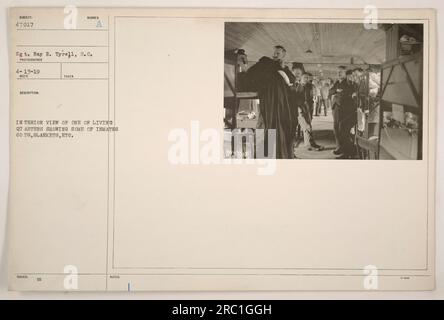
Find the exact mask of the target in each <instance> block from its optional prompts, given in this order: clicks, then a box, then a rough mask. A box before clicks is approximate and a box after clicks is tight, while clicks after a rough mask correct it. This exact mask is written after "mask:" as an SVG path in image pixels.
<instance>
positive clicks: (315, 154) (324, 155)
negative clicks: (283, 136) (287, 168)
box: [295, 110, 336, 159]
mask: <svg viewBox="0 0 444 320" xmlns="http://www.w3.org/2000/svg"><path fill="white" fill-rule="evenodd" d="M312 127H313V132H314V138H315V141H316V143H317V144H319V145H321V146H323V147H325V149H324V150H323V151H309V150H307V148H306V147H304V141H299V143H298V145H297V148H296V149H295V155H296V157H297V158H299V159H334V158H335V157H336V156H335V155H334V154H333V153H332V151H333V150H334V149H336V143H335V138H334V134H333V117H332V113H331V110H328V113H327V116H324V115H320V116H318V117H316V116H315V117H313V121H312Z"/></svg>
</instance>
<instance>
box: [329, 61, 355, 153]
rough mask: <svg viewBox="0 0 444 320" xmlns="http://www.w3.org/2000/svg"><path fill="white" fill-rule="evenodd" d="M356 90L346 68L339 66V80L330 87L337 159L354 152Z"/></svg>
mask: <svg viewBox="0 0 444 320" xmlns="http://www.w3.org/2000/svg"><path fill="white" fill-rule="evenodd" d="M349 73H350V72H349ZM354 91H355V86H354V85H353V83H351V82H349V81H348V80H347V70H346V68H345V67H344V66H340V67H338V80H337V81H336V82H335V84H334V85H333V87H332V88H331V89H330V95H331V96H332V111H333V129H334V133H335V139H336V144H337V148H336V150H334V151H333V153H334V154H335V155H338V157H337V159H349V158H351V157H352V156H353V154H354V144H353V140H352V139H351V136H350V130H351V128H352V127H353V126H354V125H355V124H356V108H355V105H354V102H353V98H352V95H353V93H354Z"/></svg>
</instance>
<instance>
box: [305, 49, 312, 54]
mask: <svg viewBox="0 0 444 320" xmlns="http://www.w3.org/2000/svg"><path fill="white" fill-rule="evenodd" d="M305 53H308V54H312V53H313V51H311V49H308V50H307V51H305Z"/></svg>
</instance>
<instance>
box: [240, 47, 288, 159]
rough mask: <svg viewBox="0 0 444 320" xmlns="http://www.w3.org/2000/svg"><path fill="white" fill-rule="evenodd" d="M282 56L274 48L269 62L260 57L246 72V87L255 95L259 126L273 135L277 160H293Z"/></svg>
mask: <svg viewBox="0 0 444 320" xmlns="http://www.w3.org/2000/svg"><path fill="white" fill-rule="evenodd" d="M286 53H287V52H286V50H285V48H284V47H283V46H280V45H278V46H275V47H274V52H273V57H272V58H269V57H262V58H261V59H259V61H258V62H257V63H256V64H255V65H253V66H251V67H250V68H249V69H248V71H247V81H248V83H249V86H250V87H251V88H252V90H254V91H257V92H258V94H259V101H260V103H259V108H260V120H261V126H262V127H263V128H264V129H265V131H266V132H268V130H275V132H276V141H272V142H275V143H272V144H273V146H274V149H275V151H276V158H277V159H292V158H293V137H294V133H295V128H294V123H295V119H293V114H292V111H291V107H290V103H289V94H288V91H289V90H288V88H289V85H290V79H289V77H288V75H287V74H286V73H285V70H284V58H285V55H286ZM265 136H266V137H267V133H266V134H265ZM267 149H268V143H267Z"/></svg>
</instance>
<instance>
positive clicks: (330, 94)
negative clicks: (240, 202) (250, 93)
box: [253, 46, 363, 159]
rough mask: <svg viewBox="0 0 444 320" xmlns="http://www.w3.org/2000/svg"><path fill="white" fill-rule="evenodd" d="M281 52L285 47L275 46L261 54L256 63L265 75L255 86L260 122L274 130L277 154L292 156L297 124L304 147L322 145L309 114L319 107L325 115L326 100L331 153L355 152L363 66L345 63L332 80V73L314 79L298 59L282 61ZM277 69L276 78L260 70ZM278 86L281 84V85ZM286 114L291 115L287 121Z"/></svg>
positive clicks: (351, 154)
mask: <svg viewBox="0 0 444 320" xmlns="http://www.w3.org/2000/svg"><path fill="white" fill-rule="evenodd" d="M285 56H286V50H285V48H284V47H283V46H275V47H274V54H273V57H272V59H270V58H267V57H263V58H261V60H260V61H259V62H258V66H259V67H256V68H257V69H259V70H262V73H260V72H256V74H260V75H262V79H263V80H262V82H261V86H260V87H259V96H260V99H261V103H260V106H261V113H263V114H264V117H265V118H264V127H265V128H266V129H276V130H277V131H278V132H277V136H278V141H277V147H278V148H277V149H278V158H290V157H293V158H295V155H294V154H295V153H294V147H295V140H296V130H297V128H298V126H299V128H300V129H301V131H302V133H303V137H304V145H305V147H307V148H308V150H315V151H322V150H324V147H323V146H320V145H318V144H317V143H316V141H315V137H314V134H313V128H312V120H313V116H317V115H319V114H320V113H321V109H322V107H324V115H327V109H328V107H329V106H330V105H331V109H332V114H333V122H334V123H333V131H334V136H335V140H336V145H337V147H336V149H335V150H334V151H333V153H334V155H335V156H336V158H337V159H350V158H353V157H355V155H356V151H355V147H354V141H353V138H352V135H351V133H350V132H351V129H352V128H353V127H354V126H355V125H356V119H357V113H356V112H357V109H358V108H359V107H360V106H361V105H362V102H361V101H360V96H361V95H360V92H361V91H362V89H363V88H362V87H363V81H362V76H363V70H362V69H360V68H356V69H354V70H347V68H346V67H344V66H339V67H338V74H337V75H338V79H337V80H336V82H334V84H331V82H332V81H331V79H326V80H324V81H322V82H316V81H313V79H312V78H313V77H312V75H311V74H310V73H308V72H306V71H305V70H304V66H303V65H302V64H301V63H292V64H290V65H289V64H286V62H285ZM261 66H262V67H261ZM264 66H265V67H264ZM276 71H277V74H279V77H278V78H280V79H275V78H274V77H273V76H272V75H269V76H264V75H266V74H267V73H268V72H273V73H274V72H276ZM253 73H254V72H253ZM313 82H314V83H313ZM279 86H283V87H285V88H284V89H280V88H279ZM263 102H264V103H263ZM286 117H288V120H289V121H286ZM290 148H291V151H289V149H290Z"/></svg>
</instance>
